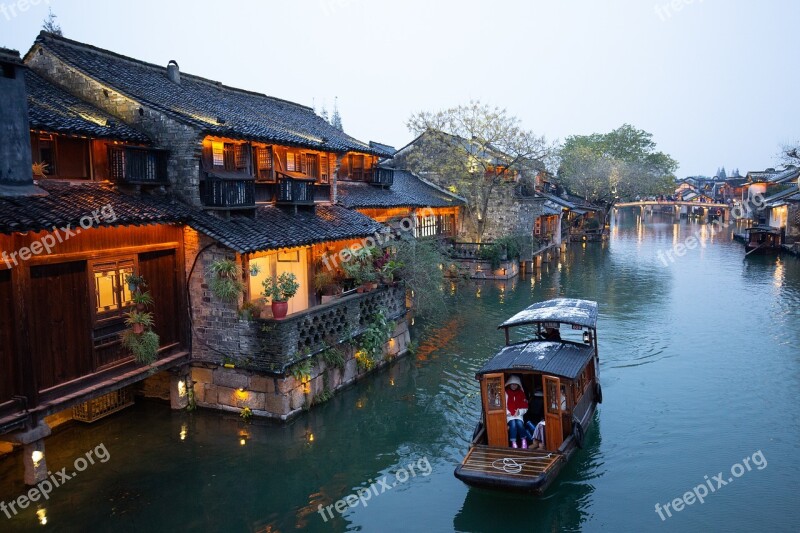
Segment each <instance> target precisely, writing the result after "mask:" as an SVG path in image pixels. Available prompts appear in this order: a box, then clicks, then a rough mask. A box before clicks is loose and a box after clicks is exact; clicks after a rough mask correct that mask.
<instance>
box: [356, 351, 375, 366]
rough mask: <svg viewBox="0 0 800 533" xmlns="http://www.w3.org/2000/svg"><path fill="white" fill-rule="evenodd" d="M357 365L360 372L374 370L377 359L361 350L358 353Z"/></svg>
mask: <svg viewBox="0 0 800 533" xmlns="http://www.w3.org/2000/svg"><path fill="white" fill-rule="evenodd" d="M356 365H358V368H359V370H372V368H373V367H374V366H375V359H374V358H373V357H372V356H371V355H370V354H368V353H367V352H366V351H365V350H359V351H357V352H356Z"/></svg>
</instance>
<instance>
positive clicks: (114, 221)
mask: <svg viewBox="0 0 800 533" xmlns="http://www.w3.org/2000/svg"><path fill="white" fill-rule="evenodd" d="M38 185H39V186H40V187H41V188H42V189H44V190H46V191H47V192H48V193H49V194H48V195H47V196H20V197H10V198H9V197H0V233H7V234H8V233H14V232H24V231H46V230H52V229H53V228H54V227H55V228H58V229H63V228H67V227H69V228H70V229H72V230H75V228H79V226H80V222H81V218H83V217H87V216H88V217H90V218H91V219H92V221H91V225H92V226H143V225H148V224H170V223H180V222H183V221H185V220H187V219H188V218H189V211H188V210H187V208H186V206H185V205H184V204H179V203H177V202H170V201H169V200H167V199H164V198H160V197H154V196H130V195H126V194H122V193H120V192H118V191H116V190H115V189H114V188H113V187H112V186H110V185H108V184H104V183H81V184H70V183H67V182H57V181H48V180H41V181H40V182H39V184H38ZM108 206H110V209H109V207H108ZM103 208H105V211H103ZM93 213H98V215H97V218H96V219H95V218H94V216H93ZM107 215H113V216H107ZM84 222H85V223H86V224H88V223H89V221H88V219H87V220H85V221H84Z"/></svg>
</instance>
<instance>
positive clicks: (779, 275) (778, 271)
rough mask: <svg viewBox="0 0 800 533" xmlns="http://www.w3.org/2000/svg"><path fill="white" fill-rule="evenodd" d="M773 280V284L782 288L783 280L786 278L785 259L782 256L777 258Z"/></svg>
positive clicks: (777, 287)
mask: <svg viewBox="0 0 800 533" xmlns="http://www.w3.org/2000/svg"><path fill="white" fill-rule="evenodd" d="M772 278H773V281H772V284H773V285H775V288H776V289H780V288H781V287H783V280H784V273H783V261H781V258H780V257H778V258H777V259H776V260H775V273H774V274H773V275H772Z"/></svg>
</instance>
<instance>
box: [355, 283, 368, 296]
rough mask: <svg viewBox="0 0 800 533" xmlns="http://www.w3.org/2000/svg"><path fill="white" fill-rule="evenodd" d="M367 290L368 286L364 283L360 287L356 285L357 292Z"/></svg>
mask: <svg viewBox="0 0 800 533" xmlns="http://www.w3.org/2000/svg"><path fill="white" fill-rule="evenodd" d="M366 290H367V286H366V285H364V284H361V285H359V286H358V287H356V292H357V293H358V294H361V293H362V292H364V291H366Z"/></svg>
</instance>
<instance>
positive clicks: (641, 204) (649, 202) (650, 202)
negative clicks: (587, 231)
mask: <svg viewBox="0 0 800 533" xmlns="http://www.w3.org/2000/svg"><path fill="white" fill-rule="evenodd" d="M646 205H662V206H670V205H675V206H680V205H685V206H688V207H708V208H712V207H719V208H720V209H730V208H731V206H729V205H728V204H709V203H703V202H685V201H681V202H679V201H672V202H669V201H663V202H659V201H657V200H642V201H641V202H623V203H621V204H614V209H618V208H622V207H644V206H646Z"/></svg>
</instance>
